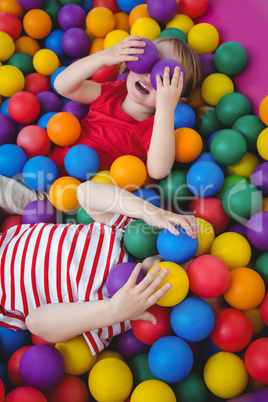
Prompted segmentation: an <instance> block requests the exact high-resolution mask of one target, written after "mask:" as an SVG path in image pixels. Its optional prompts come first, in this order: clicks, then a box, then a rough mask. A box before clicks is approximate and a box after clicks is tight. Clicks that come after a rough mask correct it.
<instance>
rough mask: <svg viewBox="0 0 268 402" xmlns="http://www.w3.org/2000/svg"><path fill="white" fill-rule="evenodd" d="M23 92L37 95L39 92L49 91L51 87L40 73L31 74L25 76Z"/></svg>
mask: <svg viewBox="0 0 268 402" xmlns="http://www.w3.org/2000/svg"><path fill="white" fill-rule="evenodd" d="M23 89H24V91H26V92H30V93H31V94H33V95H37V94H39V93H40V92H45V91H50V90H51V85H50V81H49V79H48V78H47V77H46V76H45V75H43V74H40V73H31V74H28V75H26V77H25V84H24V88H23Z"/></svg>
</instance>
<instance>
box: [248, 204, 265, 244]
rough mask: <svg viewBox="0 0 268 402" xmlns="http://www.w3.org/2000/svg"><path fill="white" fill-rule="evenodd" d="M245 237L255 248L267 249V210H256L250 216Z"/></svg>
mask: <svg viewBox="0 0 268 402" xmlns="http://www.w3.org/2000/svg"><path fill="white" fill-rule="evenodd" d="M247 238H248V240H249V242H250V243H251V244H252V245H253V246H254V247H256V248H257V249H259V250H264V251H268V211H263V212H258V213H257V214H255V215H253V216H252V217H251V218H250V220H249V221H248V223H247Z"/></svg>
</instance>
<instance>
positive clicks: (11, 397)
mask: <svg viewBox="0 0 268 402" xmlns="http://www.w3.org/2000/svg"><path fill="white" fill-rule="evenodd" d="M5 402H47V399H46V397H45V396H44V395H43V394H42V392H41V391H39V390H38V389H36V388H32V387H19V388H15V389H13V391H11V392H9V394H7V396H6V397H5Z"/></svg>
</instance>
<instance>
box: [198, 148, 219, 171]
mask: <svg viewBox="0 0 268 402" xmlns="http://www.w3.org/2000/svg"><path fill="white" fill-rule="evenodd" d="M198 162H212V163H216V165H218V166H219V167H220V168H221V169H224V166H223V165H222V164H221V163H219V162H218V161H216V159H214V158H213V156H212V154H211V153H210V152H202V154H200V155H199V157H198V158H196V159H195V160H194V161H193V162H192V165H194V164H195V163H198Z"/></svg>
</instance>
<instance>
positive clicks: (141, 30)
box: [130, 17, 161, 40]
mask: <svg viewBox="0 0 268 402" xmlns="http://www.w3.org/2000/svg"><path fill="white" fill-rule="evenodd" d="M160 33H161V28H160V26H159V24H158V23H157V22H156V21H155V20H154V19H152V18H149V17H142V18H140V19H138V20H137V21H135V22H134V24H133V25H132V27H131V29H130V34H131V35H139V36H142V37H143V38H147V39H150V40H155V39H157V38H158V37H159V35H160Z"/></svg>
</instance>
